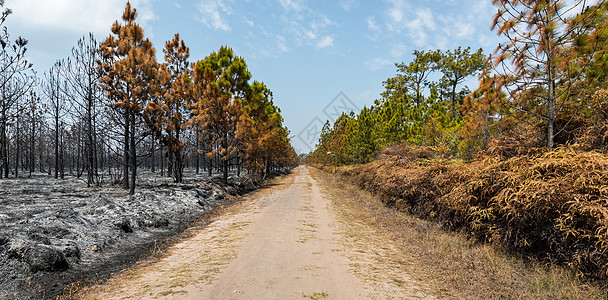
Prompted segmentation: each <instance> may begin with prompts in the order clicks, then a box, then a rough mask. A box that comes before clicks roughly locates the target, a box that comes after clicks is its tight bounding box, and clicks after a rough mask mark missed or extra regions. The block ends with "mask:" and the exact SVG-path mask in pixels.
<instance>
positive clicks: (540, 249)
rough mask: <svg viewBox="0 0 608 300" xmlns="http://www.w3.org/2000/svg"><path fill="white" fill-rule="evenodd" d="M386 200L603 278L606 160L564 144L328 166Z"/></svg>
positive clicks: (393, 152) (607, 245)
mask: <svg viewBox="0 0 608 300" xmlns="http://www.w3.org/2000/svg"><path fill="white" fill-rule="evenodd" d="M325 169H326V170H328V171H336V172H339V173H341V174H343V175H346V176H348V177H349V178H351V179H352V181H353V183H355V184H357V185H358V186H360V187H362V188H364V189H366V190H369V191H371V192H373V193H377V194H379V195H381V196H382V198H383V201H384V203H385V204H386V205H388V206H392V207H395V208H397V209H399V210H403V211H408V212H410V213H413V214H416V215H418V216H421V217H424V218H427V219H432V220H436V221H439V222H441V223H442V224H444V225H445V226H446V227H448V228H451V229H458V230H463V229H464V230H465V231H467V232H469V233H470V234H471V235H474V236H475V237H477V238H478V239H480V240H482V241H486V242H490V243H494V244H499V245H501V246H503V247H504V248H506V249H508V250H512V251H515V252H517V253H522V254H525V255H533V256H535V257H539V258H541V259H545V260H548V261H550V262H552V263H557V264H565V265H568V266H570V267H571V268H572V270H574V271H576V272H577V275H578V276H579V277H583V278H585V279H592V280H599V281H600V282H603V285H605V284H606V279H608V157H607V156H606V155H604V154H600V153H596V152H577V151H575V150H573V149H569V148H562V149H558V150H556V151H553V152H549V153H542V154H531V155H525V156H520V157H514V158H510V159H499V158H483V159H479V160H476V161H473V162H470V163H464V162H459V161H448V160H445V159H435V158H433V153H432V151H431V150H425V149H415V148H407V147H402V148H400V149H394V148H393V149H390V150H387V151H385V152H384V154H383V156H382V157H381V158H380V159H379V160H378V161H375V162H372V163H369V164H366V165H361V166H357V167H354V168H353V167H349V168H338V169H336V168H330V167H327V168H325Z"/></svg>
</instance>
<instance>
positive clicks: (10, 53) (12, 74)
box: [0, 9, 35, 178]
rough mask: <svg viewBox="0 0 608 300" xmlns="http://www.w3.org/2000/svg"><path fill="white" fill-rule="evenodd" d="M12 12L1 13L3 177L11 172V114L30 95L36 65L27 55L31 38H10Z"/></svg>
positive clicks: (0, 87) (0, 175) (0, 119)
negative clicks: (9, 22)
mask: <svg viewBox="0 0 608 300" xmlns="http://www.w3.org/2000/svg"><path fill="white" fill-rule="evenodd" d="M11 13H12V11H11V10H10V9H5V10H4V11H3V12H2V15H0V46H1V48H2V49H1V50H0V93H1V95H0V96H1V97H0V147H1V149H0V160H1V165H0V169H2V171H4V172H0V178H2V175H4V177H6V178H8V174H9V157H8V156H9V153H8V147H9V137H8V134H7V131H8V127H9V125H10V121H11V120H10V119H11V113H12V111H13V110H15V109H16V105H17V102H18V101H19V99H20V98H21V97H23V96H24V95H27V93H28V92H29V91H30V90H31V88H32V86H33V85H34V82H35V73H34V71H33V70H32V64H31V63H30V62H28V60H27V59H26V57H25V53H26V51H27V47H26V46H27V43H28V42H27V40H26V39H24V38H22V37H18V38H17V39H16V40H15V41H14V42H13V41H11V40H10V35H9V33H8V29H7V27H6V26H5V25H4V22H5V21H6V18H7V17H8V16H9V15H10V14H11Z"/></svg>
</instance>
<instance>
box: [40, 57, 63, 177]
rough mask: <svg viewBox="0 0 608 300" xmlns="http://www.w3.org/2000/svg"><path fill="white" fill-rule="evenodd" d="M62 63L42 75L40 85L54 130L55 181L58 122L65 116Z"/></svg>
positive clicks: (57, 155) (57, 167)
mask: <svg viewBox="0 0 608 300" xmlns="http://www.w3.org/2000/svg"><path fill="white" fill-rule="evenodd" d="M63 64H64V62H63V61H57V62H56V63H55V64H54V65H53V66H52V67H51V68H50V69H49V70H48V72H46V73H45V74H44V81H43V83H42V91H43V92H44V94H45V96H46V97H47V99H48V100H49V101H48V102H47V103H48V105H49V106H50V107H49V111H50V113H51V117H52V118H53V128H54V139H53V144H54V150H55V151H54V152H55V157H54V159H55V164H54V165H55V168H54V169H55V175H54V176H55V179H57V178H58V177H59V158H60V157H59V134H60V133H59V131H60V128H61V127H60V121H61V119H62V118H63V117H64V116H65V113H66V112H65V109H66V104H65V102H66V101H65V100H64V94H63V93H62V91H63V90H64V87H63V86H62V85H63V84H64V83H65V81H64V80H63V78H62V76H61V73H60V72H61V68H62V67H63Z"/></svg>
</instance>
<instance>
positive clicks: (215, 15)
mask: <svg viewBox="0 0 608 300" xmlns="http://www.w3.org/2000/svg"><path fill="white" fill-rule="evenodd" d="M198 11H199V12H200V13H201V17H200V21H201V22H202V23H203V24H205V25H207V27H209V28H211V29H213V30H223V31H230V30H232V28H231V27H230V25H229V24H228V22H227V21H226V19H225V17H224V16H225V15H230V14H231V13H232V10H231V8H230V6H229V5H228V3H226V1H224V0H203V1H202V2H200V3H199V5H198Z"/></svg>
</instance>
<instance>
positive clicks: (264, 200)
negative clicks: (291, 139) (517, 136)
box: [81, 166, 432, 299]
mask: <svg viewBox="0 0 608 300" xmlns="http://www.w3.org/2000/svg"><path fill="white" fill-rule="evenodd" d="M334 214H335V213H334V212H333V210H332V205H331V201H330V200H329V197H328V196H326V195H325V193H324V192H323V191H322V189H321V188H320V186H319V184H318V183H317V182H316V181H315V179H313V178H312V177H311V176H310V174H309V171H308V169H307V168H306V167H304V166H301V167H299V168H297V169H295V170H294V171H293V173H292V174H291V175H289V176H287V177H285V178H283V179H281V180H280V181H278V182H277V183H276V184H275V185H274V186H272V187H269V188H266V189H264V190H261V191H258V192H256V193H255V194H253V195H251V196H249V199H248V200H246V201H245V202H243V203H241V204H239V205H237V207H234V208H232V209H230V210H229V211H228V212H227V213H225V214H222V215H221V216H219V217H218V218H217V219H216V220H214V221H213V222H212V223H211V224H210V225H208V226H206V227H205V228H202V229H200V230H199V231H197V232H196V233H195V234H194V235H193V236H192V237H190V238H188V239H186V240H184V241H182V242H180V243H178V244H176V245H174V246H172V247H171V248H170V249H168V254H167V255H166V256H164V257H163V258H162V259H160V260H159V261H158V262H155V263H152V264H147V265H142V266H139V267H135V268H133V269H131V270H128V271H125V272H122V273H121V274H118V275H117V276H115V277H114V278H112V279H110V280H109V281H108V282H106V283H105V284H104V285H101V286H96V287H93V288H90V289H88V290H87V291H85V293H84V294H82V295H81V296H82V297H83V298H87V299H91V298H93V299H390V298H393V299H429V298H432V297H430V296H428V295H426V294H425V293H424V288H422V287H421V286H419V285H417V284H416V283H414V282H413V281H412V280H411V279H409V277H408V276H407V274H399V275H398V276H399V279H395V277H394V276H395V274H391V278H392V279H393V281H394V282H398V285H395V284H390V283H387V282H382V281H384V280H382V277H379V278H380V279H379V280H370V277H369V274H362V273H369V272H356V270H355V269H356V267H354V266H360V265H369V266H371V269H374V270H376V273H378V274H379V273H381V272H378V271H377V270H382V266H381V265H378V266H375V265H374V263H375V262H374V259H373V258H370V257H367V258H366V256H360V255H359V256H357V257H359V258H358V261H352V260H351V259H349V257H352V255H348V253H353V252H357V250H356V249H347V248H348V243H344V242H343V241H344V239H345V237H344V236H343V235H342V234H341V233H340V228H341V225H340V224H339V223H340V222H339V221H337V219H336V217H335V216H334ZM359 252H363V251H359ZM361 260H363V261H361ZM377 277H378V276H374V278H376V279H377ZM389 281H390V280H389Z"/></svg>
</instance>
